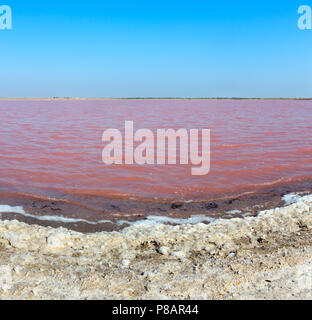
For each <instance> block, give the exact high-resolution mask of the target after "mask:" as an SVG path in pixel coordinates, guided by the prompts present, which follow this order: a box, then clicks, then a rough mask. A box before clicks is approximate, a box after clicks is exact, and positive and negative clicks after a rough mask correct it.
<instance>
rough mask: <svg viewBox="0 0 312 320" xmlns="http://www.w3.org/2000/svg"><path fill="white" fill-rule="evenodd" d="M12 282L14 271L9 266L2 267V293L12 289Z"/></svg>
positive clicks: (0, 284) (0, 274) (0, 280)
mask: <svg viewBox="0 0 312 320" xmlns="http://www.w3.org/2000/svg"><path fill="white" fill-rule="evenodd" d="M12 284H13V281H12V269H11V267H10V266H8V265H2V266H0V291H1V290H2V291H4V292H7V291H8V290H9V289H11V287H12Z"/></svg>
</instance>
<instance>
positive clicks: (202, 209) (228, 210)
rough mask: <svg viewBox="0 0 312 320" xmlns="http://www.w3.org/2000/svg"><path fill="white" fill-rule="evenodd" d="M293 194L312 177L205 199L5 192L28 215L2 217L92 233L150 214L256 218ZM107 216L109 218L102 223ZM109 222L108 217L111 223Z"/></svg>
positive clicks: (4, 199)
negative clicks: (70, 220) (287, 195)
mask: <svg viewBox="0 0 312 320" xmlns="http://www.w3.org/2000/svg"><path fill="white" fill-rule="evenodd" d="M291 192H305V193H311V192H312V180H311V179H306V180H300V181H292V182H287V183H277V184H273V185H270V186H266V187H265V186H264V187H263V188H261V189H258V190H256V191H251V192H245V193H244V194H240V195H236V196H234V195H223V196H220V197H209V196H208V195H207V199H206V200H205V199H201V200H193V201H192V200H191V201H190V200H187V201H185V200H169V199H154V200H151V199H132V198H118V197H114V198H113V197H110V198H108V197H107V198H106V197H95V196H90V195H80V196H75V197H70V198H69V197H63V198H51V197H43V196H36V195H29V194H24V193H15V192H0V204H6V205H10V206H21V207H23V209H24V211H25V212H26V213H27V214H30V215H32V216H25V215H23V214H20V213H14V212H9V213H5V212H3V213H2V214H1V215H2V219H3V220H14V219H16V220H19V221H22V222H26V223H28V224H38V225H41V226H51V227H54V228H57V227H60V226H63V227H66V228H68V229H71V230H75V231H79V232H83V233H93V232H100V231H118V230H122V229H123V228H125V227H127V226H129V224H128V223H118V221H121V220H122V221H128V222H130V223H131V222H135V221H138V220H145V219H147V217H148V216H165V217H169V218H179V219H186V218H189V217H191V216H194V215H196V216H197V215H202V216H207V217H211V218H221V217H222V218H233V217H234V218H235V217H243V216H245V215H246V214H247V215H248V216H256V215H257V213H258V212H259V210H266V209H271V208H276V207H282V206H284V201H283V200H282V199H281V197H282V196H283V195H285V194H288V193H291ZM34 216H38V217H40V216H53V217H55V216H56V217H65V218H73V219H83V220H87V221H90V222H92V223H87V222H84V221H77V222H76V221H75V222H63V221H47V220H40V219H37V218H36V217H34ZM100 220H104V222H98V221H100ZM107 220H108V221H107ZM109 221H111V222H109Z"/></svg>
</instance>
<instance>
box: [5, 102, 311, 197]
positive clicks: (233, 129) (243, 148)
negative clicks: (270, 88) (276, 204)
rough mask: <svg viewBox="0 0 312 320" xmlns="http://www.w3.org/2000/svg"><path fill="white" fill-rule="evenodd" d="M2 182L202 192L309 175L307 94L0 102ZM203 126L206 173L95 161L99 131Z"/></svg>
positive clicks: (32, 189)
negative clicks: (128, 123) (129, 125)
mask: <svg viewBox="0 0 312 320" xmlns="http://www.w3.org/2000/svg"><path fill="white" fill-rule="evenodd" d="M0 119H1V120H2V121H1V126H0V146H1V148H0V187H1V190H15V191H18V192H25V193H32V194H39V195H44V194H50V195H51V194H54V193H58V194H59V193H61V194H75V195H96V196H125V197H130V196H131V197H139V198H155V197H157V198H179V199H191V198H198V199H200V198H204V197H207V196H218V195H223V194H227V193H231V194H233V193H237V194H239V193H242V192H246V191H253V190H255V189H257V188H259V187H260V186H265V185H270V184H272V183H276V182H283V181H292V180H296V179H305V178H309V177H311V176H312V174H311V173H312V101H309V100H95V101H91V100H84V101H83V100H81V101H73V100H67V101H66V100H64V101H38V100H36V101H35V100H34V101H31V100H25V101H21V100H19V101H0ZM125 120H133V121H134V128H135V130H137V129H140V128H148V129H151V130H152V131H154V132H156V129H157V128H173V129H179V128H186V129H188V130H189V129H193V128H194V129H211V169H210V173H209V174H208V175H205V176H192V175H191V173H190V170H191V167H192V164H190V165H179V164H178V165H113V166H107V165H105V164H104V163H103V162H102V150H103V148H104V146H105V143H103V142H102V134H103V131H104V130H106V129H108V128H116V129H119V130H120V131H123V128H124V122H125Z"/></svg>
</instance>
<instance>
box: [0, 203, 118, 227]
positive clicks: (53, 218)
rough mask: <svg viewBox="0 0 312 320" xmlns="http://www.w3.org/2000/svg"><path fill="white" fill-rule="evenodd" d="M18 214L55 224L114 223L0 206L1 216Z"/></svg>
mask: <svg viewBox="0 0 312 320" xmlns="http://www.w3.org/2000/svg"><path fill="white" fill-rule="evenodd" d="M11 212H12V213H18V214H21V215H23V216H24V217H28V218H33V219H37V220H40V221H55V222H64V223H77V222H85V223H88V224H99V223H113V222H112V221H111V220H99V221H89V220H85V219H76V218H66V217H63V216H36V215H34V214H30V213H27V212H25V211H24V209H23V207H12V206H9V205H0V214H1V213H11Z"/></svg>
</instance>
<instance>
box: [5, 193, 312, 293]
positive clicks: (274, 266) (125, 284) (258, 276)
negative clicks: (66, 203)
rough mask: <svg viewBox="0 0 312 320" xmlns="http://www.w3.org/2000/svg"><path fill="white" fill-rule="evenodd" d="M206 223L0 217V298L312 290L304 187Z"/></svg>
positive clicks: (310, 212) (311, 224) (311, 217)
mask: <svg viewBox="0 0 312 320" xmlns="http://www.w3.org/2000/svg"><path fill="white" fill-rule="evenodd" d="M285 200H287V201H288V202H289V203H292V202H295V203H293V204H289V205H288V206H286V207H283V208H277V209H273V210H268V211H263V212H261V213H260V214H259V215H258V216H257V217H246V218H244V219H231V220H218V221H215V222H212V223H211V224H209V225H205V224H196V225H179V226H168V225H162V224H155V223H141V224H135V225H132V226H130V227H129V228H126V229H124V230H123V231H120V232H112V233H106V232H102V233H96V234H82V233H77V232H74V231H70V230H67V229H64V228H59V229H53V228H45V227H40V226H36V225H27V224H24V223H21V222H17V221H0V298H1V299H167V298H171V299H251V298H256V299H293V298H309V299H311V298H312V196H311V195H308V196H302V197H300V196H289V197H286V198H285Z"/></svg>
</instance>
